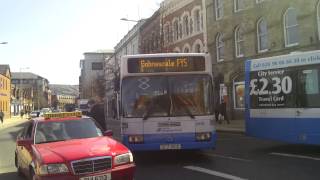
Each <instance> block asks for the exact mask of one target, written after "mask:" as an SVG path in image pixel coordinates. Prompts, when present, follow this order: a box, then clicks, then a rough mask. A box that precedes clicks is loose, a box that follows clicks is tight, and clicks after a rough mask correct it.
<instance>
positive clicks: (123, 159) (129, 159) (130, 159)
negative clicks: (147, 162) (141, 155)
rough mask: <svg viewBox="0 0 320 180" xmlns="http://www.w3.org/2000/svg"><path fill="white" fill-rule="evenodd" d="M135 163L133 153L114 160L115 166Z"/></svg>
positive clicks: (121, 155) (119, 156)
mask: <svg viewBox="0 0 320 180" xmlns="http://www.w3.org/2000/svg"><path fill="white" fill-rule="evenodd" d="M132 162H133V156H132V153H131V152H129V153H126V154H120V155H117V156H116V157H115V158H114V165H121V164H127V163H132Z"/></svg>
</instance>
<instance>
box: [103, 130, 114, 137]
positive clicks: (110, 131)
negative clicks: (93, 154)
mask: <svg viewBox="0 0 320 180" xmlns="http://www.w3.org/2000/svg"><path fill="white" fill-rule="evenodd" d="M103 135H104V136H108V137H112V136H113V132H112V130H106V131H105V132H103Z"/></svg>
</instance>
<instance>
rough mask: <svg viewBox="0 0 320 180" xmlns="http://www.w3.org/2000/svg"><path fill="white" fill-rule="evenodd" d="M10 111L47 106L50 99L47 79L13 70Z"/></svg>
mask: <svg viewBox="0 0 320 180" xmlns="http://www.w3.org/2000/svg"><path fill="white" fill-rule="evenodd" d="M11 83H12V88H11V90H12V103H11V112H12V113H13V114H14V115H19V113H20V112H21V111H23V112H30V111H32V110H40V109H42V108H48V107H50V105H51V104H49V103H50V102H49V100H50V97H49V96H50V91H49V81H48V80H47V79H46V78H43V77H41V76H39V75H36V74H34V73H30V72H13V73H12V78H11Z"/></svg>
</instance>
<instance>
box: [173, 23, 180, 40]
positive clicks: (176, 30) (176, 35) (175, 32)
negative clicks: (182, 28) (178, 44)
mask: <svg viewBox="0 0 320 180" xmlns="http://www.w3.org/2000/svg"><path fill="white" fill-rule="evenodd" d="M173 39H174V40H175V41H177V40H178V39H179V21H178V20H176V21H174V23H173Z"/></svg>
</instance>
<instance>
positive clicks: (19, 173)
mask: <svg viewBox="0 0 320 180" xmlns="http://www.w3.org/2000/svg"><path fill="white" fill-rule="evenodd" d="M14 164H15V166H16V168H17V173H18V176H23V173H22V171H21V168H20V165H19V160H18V156H17V154H15V155H14Z"/></svg>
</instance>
